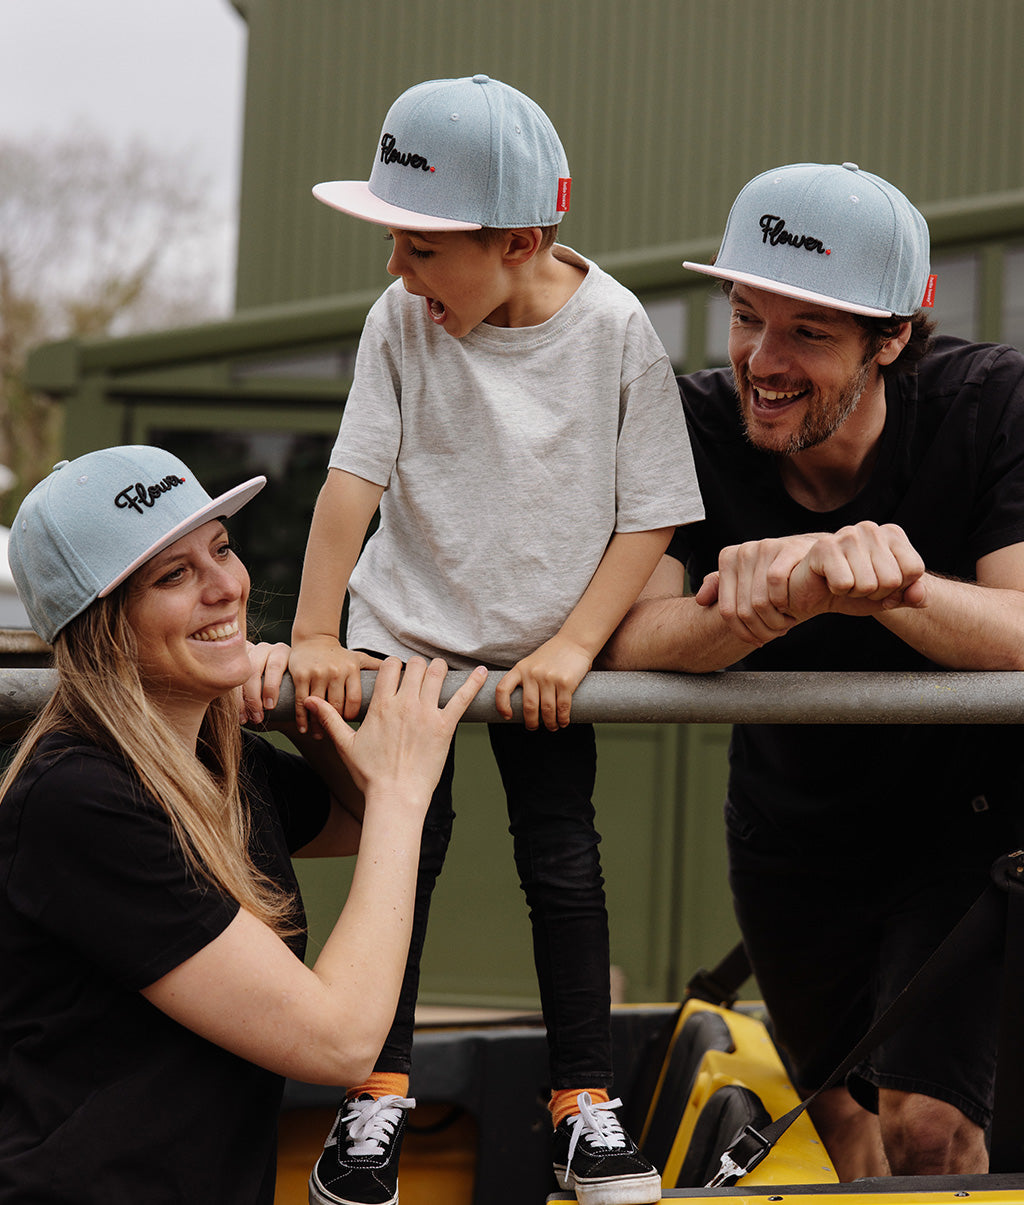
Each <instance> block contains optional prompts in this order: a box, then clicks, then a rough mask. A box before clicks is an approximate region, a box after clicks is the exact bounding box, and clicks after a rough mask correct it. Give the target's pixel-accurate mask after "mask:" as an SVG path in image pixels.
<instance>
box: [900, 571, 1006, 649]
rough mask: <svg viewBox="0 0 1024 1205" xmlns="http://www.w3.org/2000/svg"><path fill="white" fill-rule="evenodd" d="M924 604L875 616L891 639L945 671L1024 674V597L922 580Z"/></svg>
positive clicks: (991, 588) (946, 581)
mask: <svg viewBox="0 0 1024 1205" xmlns="http://www.w3.org/2000/svg"><path fill="white" fill-rule="evenodd" d="M923 581H924V583H925V587H926V591H927V593H926V595H925V602H924V605H923V606H920V607H899V608H896V609H894V610H891V611H885V612H882V613H881V614H880V615H878V617H877V618H878V621H879V622H880V623H882V624H884V625H885V626H886V627H887V628H888V629H889V631H891V632H892V633H893V635H894V636H898V637H899V638H900V640H903V641H904V642H905V643H907V644H909V645H910V646H911V648H914V649H916V650H917V651H918V652H919V653H922V654H923V655H924V656H925V657H928V658H929V660H931V661H934V662H935V663H936V664H937V665H944V666H947V667H948V668H949V669H977V670H1019V669H1024V594H1022V593H1021V592H1020V591H1019V590H1007V589H1000V588H998V587H994V586H979V585H977V584H976V583H974V582H962V581H955V580H951V579H949V578H943V577H936V576H934V575H933V574H930V573H928V574H925V576H924V579H923Z"/></svg>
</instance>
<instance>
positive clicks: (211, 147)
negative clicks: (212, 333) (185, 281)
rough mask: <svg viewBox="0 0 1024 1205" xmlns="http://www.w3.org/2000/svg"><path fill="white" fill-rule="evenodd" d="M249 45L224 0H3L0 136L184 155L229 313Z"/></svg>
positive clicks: (9, 604) (9, 602)
mask: <svg viewBox="0 0 1024 1205" xmlns="http://www.w3.org/2000/svg"><path fill="white" fill-rule="evenodd" d="M245 51H246V26H245V22H244V21H243V20H242V18H241V17H240V16H239V15H238V13H237V12H236V11H235V9H234V8H233V7H232V6H231V4H230V3H228V0H0V138H4V139H7V138H14V139H16V140H18V141H25V140H27V141H31V140H32V139H35V138H38V137H40V136H54V135H65V134H73V133H74V132H75V130H76V129H78V128H80V127H81V126H82V124H83V123H85V124H87V125H88V126H90V127H92V128H93V129H95V130H96V131H98V132H99V133H100V134H102V135H104V136H105V137H106V138H107V139H108V140H109V141H110V143H111V144H112V145H113V146H115V147H116V146H121V145H126V144H131V143H133V142H134V141H135V140H136V139H142V140H144V141H145V142H147V143H149V144H151V145H152V146H154V147H156V148H158V149H160V148H162V149H165V150H167V151H170V152H173V153H175V154H179V155H182V154H183V155H187V156H188V158H189V160H190V161H192V162H194V163H195V165H196V169H197V179H199V180H202V181H203V182H204V183H205V184H206V185H207V186H208V187H209V189H210V198H211V202H212V204H213V207H214V208H215V210H216V211H217V212H218V213H220V214H223V215H224V220H223V221H220V222H217V223H215V224H214V226H213V228H211V232H210V252H209V254H210V257H211V261H213V262H215V263H216V265H217V275H218V280H219V288H218V290H217V292H218V303H219V308H221V309H222V310H223V311H224V312H227V311H228V309H229V308H230V298H231V295H232V286H233V273H234V242H235V214H236V212H237V200H238V179H239V170H240V149H241V135H242V106H243V100H244V86H245ZM2 484H3V483H2V482H0V488H2ZM5 536H6V533H5V531H4V529H0V626H3V625H4V624H6V623H12V622H13V623H20V622H22V620H21V619H19V618H17V617H16V616H17V615H20V608H19V606H18V604H17V603H16V600H13V599H12V597H11V593H10V592H11V590H12V589H13V583H11V582H10V581H9V573H8V571H7V557H6V550H5V548H4V546H3V545H4V542H5ZM4 608H7V609H8V610H10V609H11V608H13V609H14V612H15V614H8V613H7V611H5V610H4Z"/></svg>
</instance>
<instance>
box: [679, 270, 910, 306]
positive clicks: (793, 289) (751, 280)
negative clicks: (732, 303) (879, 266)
mask: <svg viewBox="0 0 1024 1205" xmlns="http://www.w3.org/2000/svg"><path fill="white" fill-rule="evenodd" d="M683 267H684V268H689V269H690V271H691V272H702V273H703V274H704V275H705V276H717V277H718V278H719V279H720V280H734V281H736V282H737V284H746V285H751V286H752V287H753V288H755V289H764V290H765V291H766V292H768V293H781V294H782V296H783V297H795V298H796V299H797V300H799V301H810V302H813V303H814V304H815V305H827V306H829V307H830V308H831V309H834V310H845V311H846V312H847V313H849V314H863V315H864V316H865V317H867V318H893V317H895V315H894V314H893V312H892V311H891V310H880V309H877V308H876V307H873V306H869V305H859V304H858V303H857V302H855V301H842V300H840V299H839V298H838V297H826V296H825V294H824V293H812V292H811V290H810V289H801V288H798V287H797V286H796V285H787V284H783V283H781V282H780V281H778V280H768V279H767V278H766V277H764V276H754V275H752V274H751V273H750V272H737V271H736V270H735V269H733V268H719V267H716V266H715V265H714V264H691V263H689V262H688V261H685V260H684V261H683Z"/></svg>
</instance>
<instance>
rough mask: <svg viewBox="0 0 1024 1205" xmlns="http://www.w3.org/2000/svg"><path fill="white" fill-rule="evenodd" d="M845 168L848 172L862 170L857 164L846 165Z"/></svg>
mask: <svg viewBox="0 0 1024 1205" xmlns="http://www.w3.org/2000/svg"><path fill="white" fill-rule="evenodd" d="M843 167H845V168H846V170H847V171H848V172H859V171H860V168H859V167H858V166H857V165H856V163H844V164H843Z"/></svg>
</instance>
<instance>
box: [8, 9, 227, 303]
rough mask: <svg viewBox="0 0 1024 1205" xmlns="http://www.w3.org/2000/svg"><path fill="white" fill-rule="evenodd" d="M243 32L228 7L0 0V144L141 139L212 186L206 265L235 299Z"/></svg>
mask: <svg viewBox="0 0 1024 1205" xmlns="http://www.w3.org/2000/svg"><path fill="white" fill-rule="evenodd" d="M245 52H246V26H245V22H244V21H243V20H242V18H241V17H240V16H239V14H238V13H237V12H236V11H235V9H234V8H233V6H232V5H231V4H230V3H229V2H228V0H0V137H2V138H13V139H16V140H18V141H23V140H32V139H34V138H37V137H40V136H54V135H65V134H73V133H74V131H75V130H76V129H78V128H81V127H82V126H83V125H86V126H89V127H91V128H92V129H94V130H96V131H97V132H98V133H100V134H101V135H103V136H104V137H105V138H106V139H107V140H108V141H109V142H110V143H111V144H112V145H113V146H114V147H118V146H123V145H130V144H132V143H133V142H135V140H137V139H141V140H143V141H145V142H146V143H148V144H149V145H151V146H152V147H154V148H156V149H158V150H166V151H167V152H169V153H171V154H173V155H175V156H186V157H187V159H188V161H189V162H190V163H192V164H194V165H195V170H196V180H197V182H201V183H202V185H203V186H204V187H206V188H208V189H209V198H210V203H211V209H212V210H213V212H214V213H215V214H216V215H217V220H216V221H213V222H211V228H210V235H209V243H210V245H209V251H208V253H206V254H207V257H208V262H210V263H211V265H213V266H214V269H215V274H216V278H217V287H216V298H217V308H218V311H220V312H228V310H229V309H230V304H231V297H232V295H233V275H234V256H235V235H236V220H235V218H236V213H237V205H238V182H239V173H240V150H241V137H242V110H243V101H244V87H245Z"/></svg>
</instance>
